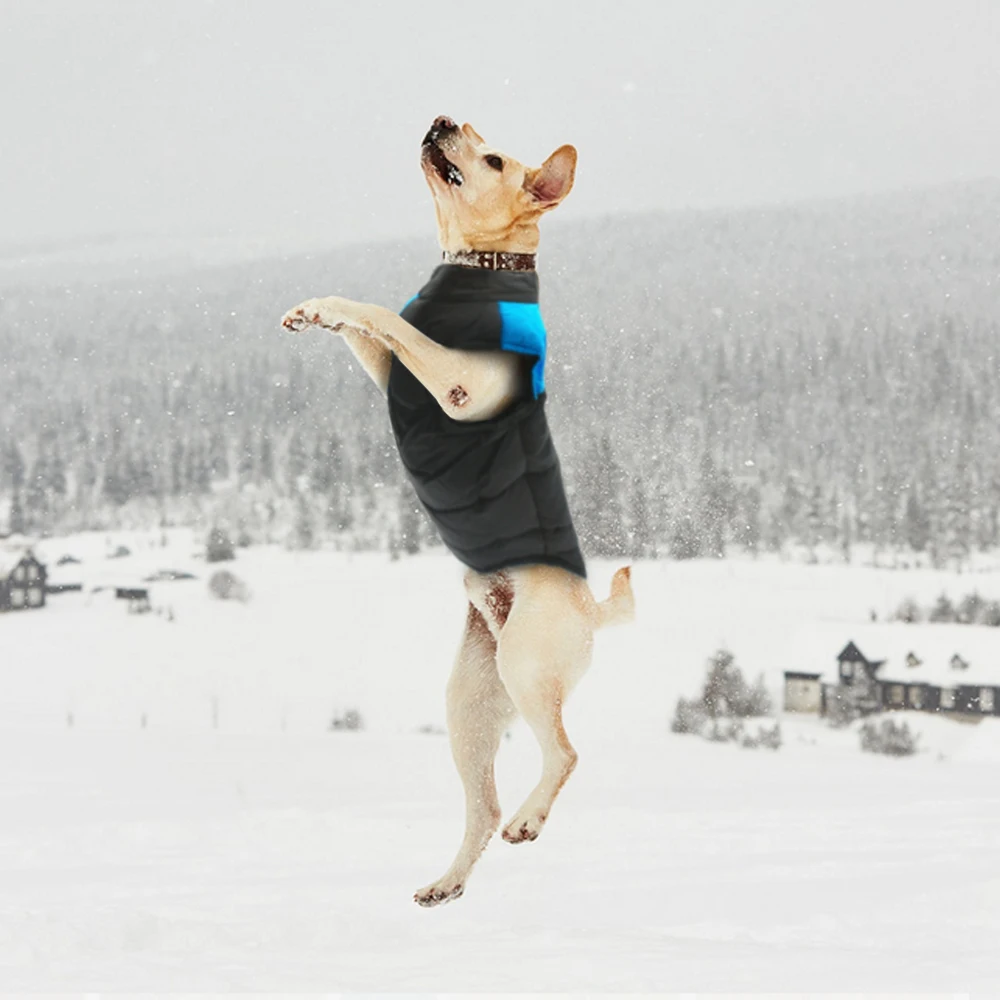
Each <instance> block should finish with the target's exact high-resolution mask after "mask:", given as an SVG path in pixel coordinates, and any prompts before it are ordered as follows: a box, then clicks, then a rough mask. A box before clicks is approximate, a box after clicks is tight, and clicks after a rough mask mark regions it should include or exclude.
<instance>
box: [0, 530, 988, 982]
mask: <svg viewBox="0 0 1000 1000" xmlns="http://www.w3.org/2000/svg"><path fill="white" fill-rule="evenodd" d="M159 540H160V536H159V535H158V534H157V535H155V536H153V535H149V536H142V535H132V536H127V537H126V536H114V537H113V538H111V539H108V538H106V537H104V536H80V537H77V538H70V539H57V540H51V541H49V542H46V543H44V544H43V545H42V546H41V547H40V548H41V553H42V555H43V556H45V557H46V559H47V561H48V562H49V564H50V566H53V565H54V563H55V562H56V560H57V559H58V558H59V556H61V555H63V554H66V553H72V554H73V555H75V556H77V557H79V558H80V559H82V562H81V563H80V564H78V565H74V564H70V565H64V566H61V567H54V569H53V573H54V575H55V577H56V578H57V579H64V580H65V579H69V577H70V576H72V575H75V576H76V577H77V578H79V579H80V581H81V582H85V583H86V584H87V585H88V587H92V586H93V585H95V584H97V585H113V584H119V585H122V584H134V583H136V582H138V581H141V580H142V578H143V577H145V576H148V575H149V574H150V573H151V572H154V571H156V570H159V569H187V570H190V571H191V572H194V573H195V574H196V575H197V577H198V579H196V580H194V581H188V582H184V581H177V582H163V583H154V584H152V585H151V591H152V593H151V597H152V603H153V605H154V607H157V608H160V609H163V610H164V611H165V610H166V609H168V608H169V609H170V611H171V612H172V617H173V620H172V621H171V620H169V616H168V615H167V614H165V613H164V614H148V615H129V614H127V613H126V609H125V606H124V602H121V601H118V602H116V601H115V600H114V599H113V598H112V597H111V596H110V593H109V592H108V591H104V590H102V591H99V592H97V593H90V592H84V593H82V594H66V595H59V596H53V597H51V598H50V603H49V606H48V607H47V608H46V609H44V610H42V611H37V612H23V613H17V614H8V615H3V616H0V671H2V676H3V693H2V698H0V817H2V819H0V885H2V887H3V891H2V892H0V983H2V984H3V985H4V987H5V988H7V989H10V990H29V989H35V990H42V989H45V990H60V989H71V988H72V989H80V988H83V989H88V990H101V989H108V990H112V989H116V988H117V989H132V990H136V989H148V988H149V987H150V986H153V987H155V988H158V989H191V990H194V989H213V990H223V989H245V990H261V989H272V990H273V989H284V990H287V989H303V990H305V989H323V990H384V991H406V990H430V991H434V992H447V991H490V990H519V991H520V990H524V991H536V990H541V991H544V990H577V991H586V992H597V991H607V990H615V991H631V990H653V989H656V990H662V989H670V990H757V991H771V990H811V991H815V990H823V991H827V990H864V989H879V990H901V989H910V990H913V989H919V990H921V991H925V990H947V991H954V990H960V991H961V990H967V989H973V988H985V987H986V985H987V984H990V985H993V984H995V983H996V982H997V981H998V978H1000V957H998V955H1000V952H998V949H997V948H996V941H997V940H998V939H1000V875H998V872H1000V835H998V833H997V830H998V829H1000V792H998V790H997V788H998V785H997V782H996V768H997V766H998V763H1000V725H998V724H997V723H996V721H995V720H989V721H987V722H984V723H983V724H981V725H979V726H970V725H960V724H957V723H951V722H948V721H947V720H944V719H940V718H927V717H918V716H911V717H910V721H911V723H912V724H914V725H916V726H917V727H919V728H921V729H922V744H921V745H922V747H923V748H924V752H922V753H920V754H918V755H917V756H916V757H914V758H910V759H904V760H895V759H883V758H879V757H873V756H871V755H863V754H861V753H860V751H859V749H858V739H857V733H856V732H854V731H851V730H842V731H833V730H829V729H827V728H826V727H824V726H823V725H821V724H820V723H818V722H816V721H814V720H809V719H795V718H790V717H784V718H783V719H782V726H783V734H784V746H783V747H782V749H781V750H780V751H778V752H772V751H764V750H760V751H744V750H740V749H737V748H735V747H733V746H731V745H721V746H720V745H715V744H710V743H707V742H704V741H701V740H698V739H697V738H695V737H686V736H675V735H671V734H670V733H669V732H668V723H669V719H670V716H671V714H672V710H673V705H674V702H675V700H676V697H677V696H678V695H680V694H685V695H688V694H693V693H694V692H695V691H696V690H697V688H698V686H699V684H700V682H701V680H702V678H703V674H704V661H705V659H706V658H707V657H708V656H709V655H710V654H711V653H713V652H714V651H715V650H716V649H718V648H719V647H720V646H726V647H728V648H729V649H731V650H732V651H733V652H734V653H735V655H736V660H737V663H738V664H740V665H741V666H742V667H743V669H744V670H745V672H747V673H749V674H750V675H754V674H756V673H757V672H758V671H764V673H765V676H766V678H767V680H768V684H769V687H770V689H771V691H772V694H773V695H774V697H775V698H777V697H778V696H779V693H780V691H779V689H780V679H781V671H782V670H784V669H788V668H791V667H794V666H796V665H798V666H799V667H800V668H802V669H807V668H809V667H812V666H815V667H816V668H817V669H821V668H822V667H823V666H825V665H826V664H825V663H817V662H816V661H817V659H818V658H824V657H827V658H829V659H832V658H833V657H835V656H836V654H837V652H839V650H840V648H841V647H842V646H843V644H844V643H846V642H847V640H848V639H850V638H852V637H854V635H855V631H856V630H857V629H861V628H863V627H867V628H871V627H872V626H871V623H870V621H869V617H870V612H871V611H872V610H875V611H876V613H877V614H878V616H879V617H880V618H883V617H885V616H886V615H887V613H888V612H889V611H891V610H892V609H893V608H895V607H896V606H897V605H898V603H899V602H900V601H901V600H902V598H903V597H904V596H913V597H915V598H916V599H917V600H918V601H919V602H921V603H922V604H927V603H930V602H932V601H933V600H934V599H935V598H936V597H937V595H938V594H939V593H940V592H941V590H942V589H947V590H949V591H950V592H951V593H952V595H953V596H955V597H957V596H960V595H961V594H964V593H966V592H968V591H969V590H971V589H973V588H977V589H978V590H979V592H980V593H981V594H983V595H984V596H988V597H995V596H997V594H998V591H1000V575H997V574H985V573H984V574H976V575H975V577H974V578H973V577H970V576H969V575H965V576H953V575H949V574H945V573H935V572H931V571H911V572H906V573H903V572H892V571H888V570H883V571H876V570H866V569H856V568H850V567H834V566H816V567H806V566H801V565H782V564H778V563H767V562H757V563H755V562H751V561H746V562H739V561H730V562H692V563H673V562H663V563H647V564H641V565H639V566H638V567H637V568H636V571H635V575H634V581H635V589H636V594H637V598H638V600H639V602H640V604H639V620H638V621H637V622H636V624H635V625H634V626H630V627H628V628H624V629H620V630H618V631H613V632H608V633H606V634H602V635H601V636H599V639H598V647H597V652H596V657H595V662H594V666H593V668H592V670H591V672H590V674H589V675H588V676H587V677H586V678H585V680H584V682H583V683H582V685H581V687H580V689H579V691H578V692H577V694H576V695H575V697H574V699H573V701H572V702H571V704H570V707H569V710H568V713H567V724H568V729H569V731H570V734H571V736H572V738H573V739H574V742H575V744H576V745H577V748H578V750H579V751H580V758H581V763H580V767H579V768H578V770H577V773H576V774H575V775H574V777H573V778H572V780H571V781H570V782H569V784H568V785H567V787H566V789H565V791H564V793H563V795H562V797H561V798H560V801H559V803H558V806H557V808H556V811H555V812H554V813H553V817H552V820H551V822H550V824H549V826H548V827H547V829H546V831H545V833H544V835H543V836H542V837H541V838H540V839H539V841H538V842H537V843H536V844H531V845H526V846H523V847H518V848H516V849H515V848H513V847H511V846H510V845H508V844H505V843H503V842H502V841H501V840H499V839H498V840H497V841H496V842H495V843H494V844H493V845H491V847H490V849H489V850H488V851H487V853H486V855H485V856H484V858H483V861H482V862H481V865H480V867H479V869H477V871H476V873H475V874H474V876H473V879H472V881H471V882H470V884H469V887H468V891H467V893H466V896H465V898H464V899H462V900H461V901H460V902H457V903H455V904H452V905H451V906H448V907H444V908H442V909H441V910H436V911H431V912H427V911H424V910H421V909H419V908H418V907H416V906H414V905H413V903H412V902H411V901H410V895H411V894H412V892H413V891H414V890H415V889H417V888H418V887H419V886H421V885H423V884H425V883H426V882H428V881H429V880H430V879H432V878H434V877H436V876H437V875H439V874H440V873H441V871H443V869H444V867H445V866H446V865H447V863H448V862H449V861H450V859H451V854H452V852H453V850H454V848H455V846H456V845H457V842H458V840H459V837H460V834H461V822H462V803H461V793H460V788H459V784H458V780H457V778H456V777H455V775H454V773H453V765H452V763H451V759H450V753H449V750H448V745H447V740H446V739H445V738H444V737H443V736H442V735H440V734H439V733H437V732H433V731H432V732H420V730H421V729H422V728H424V727H431V728H432V729H436V728H437V727H439V726H440V725H441V724H442V723H443V718H444V709H443V692H444V684H445V680H446V677H447V674H448V670H449V667H450V661H451V657H452V654H453V649H454V646H455V643H456V641H457V637H458V633H459V630H460V627H461V623H462V617H463V605H462V592H461V585H460V577H461V574H460V571H459V569H458V568H457V566H456V565H455V563H454V562H453V561H452V560H450V559H448V558H444V557H440V558H439V557H431V556H421V557H418V558H415V559H410V560H403V561H400V562H395V563H393V562H390V561H388V559H386V558H385V557H381V556H372V555H366V556H348V555H345V554H341V553H333V552H319V553H287V552H284V551H282V550H279V549H276V548H270V549H269V548H259V549H250V550H246V551H241V552H240V553H239V557H238V559H237V561H236V562H235V563H233V564H231V567H232V569H233V570H234V571H235V572H237V573H238V574H239V575H240V576H241V577H242V578H244V579H245V580H246V581H247V583H248V584H249V585H250V587H251V588H252V590H253V599H252V601H251V602H250V603H248V604H246V605H242V604H234V603H227V602H220V601H216V600H213V599H211V598H210V597H209V596H208V592H207V586H206V581H207V578H208V575H209V571H210V570H211V569H212V568H214V567H207V566H206V565H205V564H204V563H203V561H201V560H200V559H197V558H194V550H195V545H194V543H193V541H192V539H191V537H190V536H189V535H187V534H186V533H181V532H178V533H172V534H171V535H170V536H169V538H168V543H169V544H168V545H167V546H166V547H162V546H161V545H160V544H159ZM123 542H124V543H125V544H127V545H128V546H129V547H130V548H131V549H132V552H133V555H131V556H130V557H128V558H125V559H112V560H109V559H106V558H105V553H106V551H109V550H113V549H114V548H115V547H116V546H117V545H118V544H120V543H123ZM613 568H614V567H613V566H612V565H611V564H597V565H594V566H593V567H592V582H593V585H594V588H595V591H596V592H597V594H598V596H599V597H603V596H604V595H605V593H606V590H607V586H608V581H609V578H610V574H611V571H612V570H613ZM931 627H933V626H912V628H913V629H914V636H915V642H917V641H918V638H917V637H919V634H920V629H922V628H931ZM969 627H970V628H973V626H969ZM990 632H991V633H992V632H995V634H996V636H997V651H998V668H997V669H998V672H1000V630H990ZM349 708H355V709H358V710H359V711H360V712H361V713H362V716H363V718H364V720H365V723H366V729H365V731H364V732H360V733H334V732H330V731H329V724H330V720H331V718H332V717H333V716H334V714H336V713H339V712H342V711H344V710H346V709H349ZM143 718H145V728H143ZM70 719H71V720H72V725H70V724H69V723H70ZM536 768H537V751H536V748H535V746H534V743H533V741H532V739H531V738H530V736H529V734H528V733H527V732H526V731H525V730H524V729H523V727H515V729H514V730H513V732H512V735H511V738H510V739H509V740H508V741H506V742H505V744H504V746H503V747H502V749H501V755H500V761H499V782H500V792H501V800H502V802H503V804H504V808H505V810H507V811H508V812H510V811H511V810H512V809H513V808H515V807H516V805H517V804H518V802H519V801H520V799H521V798H522V797H523V795H524V793H525V792H526V790H527V789H528V787H529V786H530V785H531V784H533V782H534V779H535V776H536V775H535V771H536Z"/></svg>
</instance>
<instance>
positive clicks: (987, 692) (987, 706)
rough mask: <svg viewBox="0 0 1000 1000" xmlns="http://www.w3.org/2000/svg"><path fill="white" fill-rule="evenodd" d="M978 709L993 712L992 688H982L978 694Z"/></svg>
mask: <svg viewBox="0 0 1000 1000" xmlns="http://www.w3.org/2000/svg"><path fill="white" fill-rule="evenodd" d="M979 708H980V709H981V710H982V711H984V712H992V711H993V688H983V689H982V690H981V691H980V692H979Z"/></svg>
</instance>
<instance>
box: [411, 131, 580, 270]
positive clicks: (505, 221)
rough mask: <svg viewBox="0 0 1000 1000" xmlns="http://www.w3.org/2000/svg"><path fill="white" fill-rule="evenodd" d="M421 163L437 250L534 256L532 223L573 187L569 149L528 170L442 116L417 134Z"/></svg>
mask: <svg viewBox="0 0 1000 1000" xmlns="http://www.w3.org/2000/svg"><path fill="white" fill-rule="evenodd" d="M420 163H421V166H422V167H423V170H424V176H425V177H426V178H427V183H428V184H429V185H430V189H431V194H432V195H433V196H434V207H435V209H436V211H437V219H438V236H439V238H440V241H441V246H442V248H443V249H445V250H451V251H458V250H507V251H511V252H521V253H533V252H534V251H535V250H537V249H538V220H539V218H540V217H541V216H542V214H543V213H545V212H548V211H549V210H551V209H553V208H555V207H556V205H558V204H559V203H560V202H561V201H562V200H563V199H564V198H565V197H566V195H568V194H569V192H570V190H571V189H572V187H573V176H574V173H575V171H576V150H575V149H574V148H573V147H572V146H560V147H559V149H557V150H556V151H555V152H554V153H553V154H552V155H551V156H550V157H549V158H548V159H547V160H546V161H545V162H544V163H543V164H542V165H541V166H540V167H537V168H535V169H531V168H529V167H526V166H524V164H522V163H518V161H517V160H515V159H514V158H513V157H511V156H507V155H506V153H501V152H499V151H498V150H496V149H493V148H492V147H491V146H489V145H487V143H486V141H485V140H484V139H483V137H482V136H481V135H480V134H479V133H478V132H477V131H476V130H475V129H474V128H473V127H472V126H471V125H468V124H466V125H463V126H462V127H461V128H459V127H458V126H457V125H456V124H455V123H454V122H453V121H452V120H451V119H450V118H445V117H441V118H437V119H435V121H434V124H433V125H432V126H431V128H430V131H429V132H428V133H427V135H425V136H424V141H423V144H422V145H421V147H420Z"/></svg>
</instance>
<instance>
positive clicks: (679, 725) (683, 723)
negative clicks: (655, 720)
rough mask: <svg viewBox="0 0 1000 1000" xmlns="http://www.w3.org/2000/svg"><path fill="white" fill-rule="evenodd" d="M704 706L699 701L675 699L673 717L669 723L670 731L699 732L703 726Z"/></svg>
mask: <svg viewBox="0 0 1000 1000" xmlns="http://www.w3.org/2000/svg"><path fill="white" fill-rule="evenodd" d="M705 718H706V716H705V707H704V706H703V705H702V704H701V702H700V701H688V700H687V698H678V699H677V708H676V709H674V718H673V721H672V722H671V723H670V731H671V732H672V733H700V732H701V731H702V729H704V727H705Z"/></svg>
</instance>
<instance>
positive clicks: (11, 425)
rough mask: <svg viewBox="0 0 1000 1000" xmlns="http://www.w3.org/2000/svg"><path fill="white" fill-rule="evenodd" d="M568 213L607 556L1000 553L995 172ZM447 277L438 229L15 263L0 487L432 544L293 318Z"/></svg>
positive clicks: (369, 413)
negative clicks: (366, 242)
mask: <svg viewBox="0 0 1000 1000" xmlns="http://www.w3.org/2000/svg"><path fill="white" fill-rule="evenodd" d="M546 223H547V224H546V226H545V231H544V233H543V244H542V251H543V252H542V257H541V263H540V270H541V274H542V303H543V312H544V315H545V317H546V322H547V325H548V328H549V335H550V348H551V353H550V359H549V369H548V382H549V392H550V403H549V414H550V419H551V421H552V423H553V426H554V429H555V432H556V438H557V442H558V444H559V448H560V454H561V456H562V461H563V465H564V467H565V470H566V475H567V479H568V481H569V483H570V486H571V490H572V493H573V504H574V509H575V510H576V513H577V518H578V521H579V523H580V528H581V532H582V534H583V535H584V538H585V542H586V544H587V545H588V546H589V548H590V550H591V551H594V552H603V553H608V554H614V553H616V552H621V551H626V550H628V551H633V552H640V553H642V552H649V551H652V550H653V549H654V548H655V549H657V550H658V551H670V552H673V553H674V554H675V555H693V554H699V553H716V552H718V551H721V549H722V548H723V547H724V546H725V545H728V544H734V543H735V544H743V545H749V546H755V545H767V546H771V547H775V546H778V545H781V544H783V543H786V542H789V541H792V540H796V541H798V542H800V543H802V544H804V545H807V546H814V545H816V544H819V543H820V542H825V543H827V544H831V545H837V546H840V547H842V548H849V546H850V545H851V544H852V543H853V542H855V541H860V540H864V541H869V542H874V543H876V544H879V545H885V546H888V547H897V546H902V545H909V546H910V547H913V548H916V549H926V550H928V551H930V552H931V554H932V556H933V558H934V559H935V560H937V561H939V562H943V561H947V560H954V561H957V562H961V560H962V559H963V558H964V557H965V554H967V553H968V552H969V551H970V550H971V549H973V548H976V547H986V546H992V545H996V544H997V543H998V542H1000V526H998V521H1000V514H998V509H1000V389H998V384H1000V382H998V376H1000V362H998V350H997V344H998V343H1000V337H998V334H1000V329H998V315H997V303H998V302H1000V294H998V293H1000V288H998V284H1000V243H998V242H997V240H996V234H997V233H998V232H1000V182H998V181H982V182H978V183H970V184H965V185H955V186H949V187H941V188H935V189H931V190H926V191H917V192H909V193H903V194H897V195H886V196H878V197H874V196H873V197H865V198H854V199H849V200H837V201H829V202H820V203H812V204H804V205H797V206H789V207H781V208H766V209H759V210H740V211H710V212H687V213H672V214H665V213H650V214H641V215H625V216H616V217H608V218H601V219H594V220H590V221H586V222H576V223H566V224H560V222H559V220H558V218H554V219H552V220H546ZM109 255H110V257H111V258H113V257H114V254H113V253H111V252H110V250H109ZM435 261H436V248H435V245H434V243H433V241H432V239H431V238H430V236H429V237H428V239H427V240H421V241H414V242H407V243H404V244H379V245H373V246H363V247H346V248H341V249H337V250H333V251H329V252H324V253H314V254H309V255H304V256H298V257H294V258H291V257H290V258H285V259H275V260H251V261H241V262H237V263H231V264H226V265H223V266H212V267H199V268H196V269H186V268H185V267H184V264H183V261H181V262H178V261H177V260H176V259H173V258H163V257H160V258H158V259H157V261H156V262H154V266H152V267H150V268H148V269H147V268H145V266H144V265H140V264H138V263H135V262H133V263H132V264H130V265H129V266H130V267H131V268H132V271H133V273H132V274H131V276H125V275H122V274H121V273H119V274H118V275H117V277H116V278H115V280H95V278H94V277H93V274H91V276H90V277H88V278H87V280H86V281H82V280H74V273H73V272H61V271H60V270H59V269H58V268H56V269H52V268H50V267H48V266H47V265H45V263H44V262H41V263H40V262H38V261H36V265H35V266H34V267H33V268H31V269H29V271H30V273H28V271H25V270H24V269H19V270H18V269H14V268H12V267H11V266H9V260H8V266H6V267H3V266H0V342H2V344H3V347H4V350H3V363H2V365H0V496H4V497H7V498H8V500H12V499H13V498H14V497H15V495H16V497H17V503H16V504H15V511H14V513H15V514H16V515H17V516H18V517H20V518H22V519H27V520H28V522H29V523H30V524H32V525H34V526H35V527H42V528H43V527H45V526H56V525H63V526H67V525H70V524H72V525H80V524H110V523H118V522H119V521H121V520H122V519H129V518H133V519H135V518H139V519H141V518H147V519H148V518H149V517H151V516H156V517H160V518H165V519H168V520H192V519H198V520H203V519H208V518H211V517H213V516H220V517H221V516H224V517H225V518H226V519H227V520H230V521H233V522H234V523H235V522H240V523H242V524H243V525H244V528H245V530H246V531H247V532H249V533H250V534H252V535H257V534H262V533H269V532H271V531H272V529H273V530H277V529H276V528H274V526H275V525H277V524H279V523H281V524H288V525H298V526H299V528H301V532H302V539H303V541H304V543H308V542H309V541H310V540H315V539H316V538H317V537H319V536H320V535H321V534H322V533H323V532H325V531H332V532H339V535H340V537H341V538H344V539H350V540H351V542H352V543H355V544H359V545H383V544H389V543H390V542H392V543H393V544H396V543H398V542H399V540H400V538H401V537H402V536H403V535H406V534H410V535H419V541H420V542H421V543H425V542H426V541H427V540H428V536H427V534H426V526H425V525H420V527H419V530H418V528H416V527H413V524H414V522H413V521H412V520H411V514H410V509H411V505H412V500H411V498H410V497H409V495H408V493H407V491H406V489H404V488H403V487H402V485H401V477H400V475H399V470H398V461H397V460H396V458H395V456H394V453H393V449H392V448H391V442H390V440H389V436H388V431H387V427H386V421H385V416H384V411H383V407H382V403H381V400H380V399H379V398H378V396H377V393H375V391H374V389H373V388H372V387H371V386H369V385H368V384H366V380H365V379H364V377H363V376H362V375H361V373H360V372H359V371H358V370H357V366H356V365H352V364H351V358H350V356H349V353H348V352H347V351H346V349H345V348H344V346H343V345H341V344H338V343H336V342H331V340H330V339H328V338H326V337H323V336H322V335H319V334H316V335H311V336H307V337H303V338H292V337H289V336H287V335H285V334H283V333H281V332H280V331H279V329H278V326H277V320H278V318H279V316H280V315H281V313H282V312H283V311H284V310H285V309H286V308H288V306H290V305H292V304H294V303H295V302H297V301H299V300H300V299H302V298H304V297H306V296H309V295H314V294H329V293H338V294H343V295H346V296H348V297H352V298H357V299H362V300H369V301H375V302H379V303H383V304H386V305H390V306H392V305H401V304H402V303H403V302H404V301H405V300H406V299H407V298H409V297H410V296H411V295H412V294H413V293H414V292H415V291H416V290H417V288H419V286H420V284H421V283H422V282H423V280H425V278H426V276H427V275H428V274H429V272H430V270H431V269H432V267H433V266H434V264H435ZM86 264H87V261H86V259H84V260H83V261H77V263H76V264H74V267H76V266H78V265H80V266H84V267H85V266H86ZM120 264H121V261H117V262H116V261H114V260H111V261H103V262H102V263H101V273H102V274H109V273H112V272H114V271H115V269H116V268H117V267H119V265H120ZM76 276H77V277H79V273H77V274H76ZM56 278H61V280H59V281H58V282H57V281H56V280H55V279H56ZM19 468H20V471H18V470H19ZM35 473H37V474H35ZM241 484H242V485H241ZM376 484H382V485H381V486H376ZM331 498H332V499H331ZM3 512H4V507H3V504H2V503H0V525H2V524H3V523H4V513H3ZM417 523H418V524H419V522H417ZM269 525H270V527H269ZM408 526H409V527H408Z"/></svg>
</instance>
